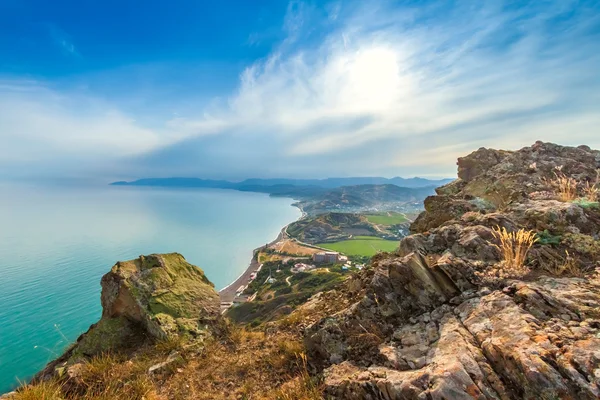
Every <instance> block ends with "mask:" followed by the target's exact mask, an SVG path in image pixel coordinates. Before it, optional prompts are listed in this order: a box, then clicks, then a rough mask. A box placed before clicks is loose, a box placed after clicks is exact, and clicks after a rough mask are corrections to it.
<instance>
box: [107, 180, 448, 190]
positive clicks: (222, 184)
mask: <svg viewBox="0 0 600 400" xmlns="http://www.w3.org/2000/svg"><path fill="white" fill-rule="evenodd" d="M452 180H453V179H450V178H444V179H426V178H419V177H414V178H401V177H394V178H383V177H349V178H325V179H288V178H272V179H262V178H249V179H245V180H242V181H238V182H236V181H228V180H219V179H202V178H190V177H169V178H141V179H136V180H133V181H116V182H112V183H110V185H113V186H160V187H205V188H214V189H237V188H239V187H257V186H260V187H272V186H280V185H291V186H296V187H321V188H329V189H333V188H337V187H342V186H356V185H384V184H391V185H396V186H400V187H407V188H421V187H427V186H441V185H444V184H446V183H449V182H451V181H452Z"/></svg>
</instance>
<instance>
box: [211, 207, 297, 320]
mask: <svg viewBox="0 0 600 400" xmlns="http://www.w3.org/2000/svg"><path fill="white" fill-rule="evenodd" d="M292 207H297V208H298V209H299V210H300V212H301V215H300V217H299V218H298V219H296V220H295V221H292V222H290V223H288V224H286V225H285V226H284V227H283V228H281V230H280V231H279V234H278V235H277V237H276V238H275V239H274V240H272V241H271V242H269V243H268V244H267V245H266V246H260V247H257V248H255V249H254V250H253V251H252V259H251V260H250V264H249V265H248V267H247V268H246V270H244V272H242V274H241V275H240V276H238V277H237V279H235V280H234V281H233V282H231V283H230V284H229V285H227V286H225V287H224V288H223V289H221V290H219V298H220V300H221V312H224V311H225V310H226V309H228V308H229V307H231V306H232V305H233V301H234V299H235V298H236V297H237V296H236V293H237V291H238V289H239V288H240V287H241V286H244V285H248V284H249V283H250V281H251V279H250V276H251V275H252V274H253V273H254V272H256V271H257V270H258V269H259V268H260V267H261V265H262V264H260V263H259V262H258V260H257V259H256V254H257V252H258V251H260V250H261V249H264V248H265V247H269V246H272V245H274V244H275V243H277V242H280V241H281V240H283V239H286V238H287V237H288V235H287V228H288V226H290V225H291V224H293V223H294V222H297V221H299V220H301V219H302V218H304V217H305V215H306V213H305V212H304V210H302V208H301V207H298V206H297V205H296V204H292Z"/></svg>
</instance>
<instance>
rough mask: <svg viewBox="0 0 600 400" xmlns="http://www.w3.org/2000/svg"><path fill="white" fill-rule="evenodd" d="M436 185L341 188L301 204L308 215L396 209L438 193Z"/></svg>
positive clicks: (318, 195) (328, 191) (317, 195)
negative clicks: (335, 211)
mask: <svg viewBox="0 0 600 400" xmlns="http://www.w3.org/2000/svg"><path fill="white" fill-rule="evenodd" d="M434 189H435V186H427V187H419V188H406V187H399V186H396V185H390V184H387V185H354V186H342V187H338V188H333V189H329V190H326V191H325V192H323V193H319V194H315V195H314V196H312V197H311V198H309V199H307V200H303V201H300V202H299V203H298V206H300V207H301V208H302V209H303V210H304V212H306V213H307V214H309V215H317V214H322V213H326V212H329V211H332V210H338V211H344V212H360V211H364V210H368V209H378V210H393V209H395V208H396V207H397V206H398V205H400V204H403V203H415V202H416V203H421V202H422V201H423V200H424V199H425V198H426V197H427V196H431V195H433V194H434V193H435V190H434Z"/></svg>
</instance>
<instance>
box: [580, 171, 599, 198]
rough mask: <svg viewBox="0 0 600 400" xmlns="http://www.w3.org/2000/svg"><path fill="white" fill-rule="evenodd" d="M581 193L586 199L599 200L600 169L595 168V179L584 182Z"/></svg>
mask: <svg viewBox="0 0 600 400" xmlns="http://www.w3.org/2000/svg"><path fill="white" fill-rule="evenodd" d="M583 195H584V198H585V199H586V200H587V201H591V202H595V201H600V169H598V170H596V181H595V182H594V183H590V182H586V183H585V185H584V186H583Z"/></svg>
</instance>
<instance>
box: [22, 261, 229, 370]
mask: <svg viewBox="0 0 600 400" xmlns="http://www.w3.org/2000/svg"><path fill="white" fill-rule="evenodd" d="M101 284H102V294H101V303H102V318H101V319H100V321H98V322H97V323H96V324H94V325H92V326H91V327H90V329H89V330H88V331H87V332H86V333H84V334H82V335H81V336H80V337H79V338H78V339H77V342H76V343H75V344H74V345H73V346H72V347H71V348H70V349H69V350H68V351H67V352H66V353H65V354H63V355H62V356H61V357H59V358H58V359H57V360H55V361H53V362H51V363H50V364H48V365H47V366H46V368H45V369H44V370H42V371H41V372H40V373H39V374H38V375H37V376H36V378H34V380H40V379H42V380H43V379H47V378H49V377H51V376H54V375H55V374H57V373H58V372H59V371H61V370H62V371H64V370H65V369H66V371H67V373H68V374H72V373H75V372H73V371H76V366H77V365H78V362H79V361H81V360H85V359H86V358H88V357H92V356H94V355H97V354H101V353H105V352H113V351H117V352H119V351H131V350H135V349H136V348H138V347H140V346H141V345H142V344H144V343H147V342H152V341H156V340H163V339H167V338H173V337H176V336H181V337H183V338H187V339H190V340H191V339H194V340H202V339H203V338H204V337H205V336H208V335H210V334H211V330H212V329H213V328H214V327H215V325H216V323H217V321H218V319H219V318H220V300H219V295H218V294H217V292H216V291H215V289H214V286H213V284H212V283H211V282H210V281H209V280H208V279H207V278H206V277H205V276H204V273H203V272H202V270H201V269H199V268H198V267H195V266H193V265H191V264H189V263H188V262H187V261H186V260H185V258H183V256H182V255H180V254H177V253H171V254H152V255H149V256H140V257H139V258H137V259H135V260H131V261H124V262H118V263H117V264H115V265H114V266H113V267H112V269H111V271H110V272H109V273H107V274H106V275H104V276H103V277H102V280H101Z"/></svg>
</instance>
